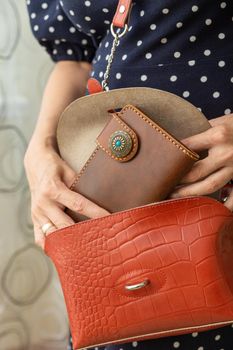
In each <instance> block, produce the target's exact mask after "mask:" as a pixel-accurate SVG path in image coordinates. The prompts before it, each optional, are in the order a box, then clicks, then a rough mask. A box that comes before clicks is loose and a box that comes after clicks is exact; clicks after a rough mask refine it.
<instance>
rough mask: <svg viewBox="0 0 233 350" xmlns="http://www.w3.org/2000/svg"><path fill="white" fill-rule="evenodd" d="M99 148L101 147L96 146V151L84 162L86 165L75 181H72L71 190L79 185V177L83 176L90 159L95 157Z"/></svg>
mask: <svg viewBox="0 0 233 350" xmlns="http://www.w3.org/2000/svg"><path fill="white" fill-rule="evenodd" d="M98 150H99V147H96V148H95V150H94V152H93V153H92V155H91V156H90V158H88V160H87V161H86V163H85V164H84V166H83V167H82V169H81V171H80V173H79V174H78V175H77V177H76V178H75V180H74V182H73V183H72V185H71V186H70V190H73V189H74V187H75V186H76V185H77V182H78V180H79V178H80V177H81V175H82V174H83V173H84V171H85V169H86V168H87V166H88V164H89V163H90V161H91V160H92V159H93V158H94V157H95V155H96V153H97V151H98Z"/></svg>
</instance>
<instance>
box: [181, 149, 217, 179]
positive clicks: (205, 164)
mask: <svg viewBox="0 0 233 350" xmlns="http://www.w3.org/2000/svg"><path fill="white" fill-rule="evenodd" d="M223 165H224V162H223V159H222V158H217V157H214V155H209V156H208V157H206V158H205V159H203V160H199V161H198V162H196V163H195V164H194V165H193V167H192V168H191V170H190V171H189V172H188V173H187V174H186V175H185V176H184V177H183V178H182V179H181V182H180V184H188V183H193V182H197V181H199V180H201V179H204V178H205V177H206V176H208V175H210V174H212V173H214V172H216V171H217V170H219V169H220V168H222V167H223Z"/></svg>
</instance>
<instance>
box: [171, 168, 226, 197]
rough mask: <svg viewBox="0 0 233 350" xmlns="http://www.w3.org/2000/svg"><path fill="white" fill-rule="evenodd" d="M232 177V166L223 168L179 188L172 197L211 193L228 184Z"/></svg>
mask: <svg viewBox="0 0 233 350" xmlns="http://www.w3.org/2000/svg"><path fill="white" fill-rule="evenodd" d="M231 178H232V168H222V169H220V170H219V171H217V172H216V173H214V174H211V175H210V176H208V177H207V178H205V179H204V180H202V181H199V182H196V183H194V184H192V185H187V186H182V187H180V188H178V189H177V190H176V191H174V192H173V193H172V194H171V195H170V198H179V197H186V196H203V195H207V194H211V193H213V192H215V191H217V190H219V189H220V188H222V187H223V186H224V185H226V184H227V183H228V182H229V181H230V179H231Z"/></svg>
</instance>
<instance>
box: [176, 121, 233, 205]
mask: <svg viewBox="0 0 233 350" xmlns="http://www.w3.org/2000/svg"><path fill="white" fill-rule="evenodd" d="M210 124H211V125H212V128H210V129H209V130H207V131H205V132H203V133H201V134H198V135H195V136H192V137H189V138H187V139H185V140H182V142H183V143H184V144H185V145H186V146H187V147H189V148H191V149H192V150H194V151H197V152H198V151H202V150H208V157H206V158H205V159H203V160H200V161H198V162H197V163H196V164H195V165H194V166H193V168H192V169H191V170H190V172H189V173H188V174H187V175H186V176H185V177H184V178H183V179H182V182H181V187H179V188H177V189H176V190H175V191H174V192H173V193H172V194H171V196H170V197H171V198H178V197H184V196H192V195H207V194H210V193H213V192H215V191H217V190H219V189H220V188H222V187H223V186H224V185H225V184H227V183H228V182H229V181H230V180H231V179H233V114H231V115H229V116H223V117H219V118H216V119H212V120H210ZM225 205H226V207H228V208H229V209H230V210H233V190H231V191H230V193H229V196H228V199H227V201H226V202H225Z"/></svg>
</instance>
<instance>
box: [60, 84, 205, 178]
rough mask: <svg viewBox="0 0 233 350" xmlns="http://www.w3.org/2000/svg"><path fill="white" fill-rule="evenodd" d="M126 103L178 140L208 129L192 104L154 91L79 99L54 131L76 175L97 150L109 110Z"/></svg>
mask: <svg viewBox="0 0 233 350" xmlns="http://www.w3.org/2000/svg"><path fill="white" fill-rule="evenodd" d="M126 104H132V105H134V106H135V107H137V108H139V109H141V110H142V111H143V112H144V113H145V114H146V115H147V116H148V117H150V118H151V119H152V120H154V121H155V122H156V123H158V124H159V125H161V126H162V127H163V128H164V129H166V130H167V131H168V132H170V133H171V134H173V135H174V136H175V137H176V138H177V139H179V140H182V139H183V138H186V137H188V136H191V135H194V134H197V133H200V132H203V131H205V130H207V129H208V128H209V127H210V124H209V122H208V120H207V119H206V117H205V116H204V115H203V114H202V113H201V112H200V111H199V110H198V109H197V108H196V107H195V106H193V105H192V104H191V103H189V102H187V101H186V100H184V99H183V98H181V97H179V96H176V95H174V94H171V93H169V92H165V91H161V90H157V89H153V88H144V87H134V88H123V89H117V90H111V91H108V92H100V93H97V94H94V95H88V96H84V97H81V98H79V99H77V100H75V101H74V102H73V103H71V104H70V105H69V106H68V107H67V108H66V109H65V111H64V112H63V114H62V115H61V117H60V120H59V123H58V129H57V139H58V146H59V150H60V154H61V156H62V158H63V159H65V160H66V161H67V163H68V164H69V165H70V166H71V167H72V168H73V169H74V170H75V171H76V172H77V173H79V172H80V170H81V168H82V167H83V166H84V164H85V163H86V161H87V160H88V158H89V157H90V155H91V154H92V152H93V151H94V150H95V148H96V142H95V140H96V138H97V136H98V135H99V133H100V132H101V131H102V129H103V128H104V125H105V124H106V122H107V121H108V120H109V119H110V114H109V113H108V110H110V109H117V108H122V107H124V106H125V105H126Z"/></svg>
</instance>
